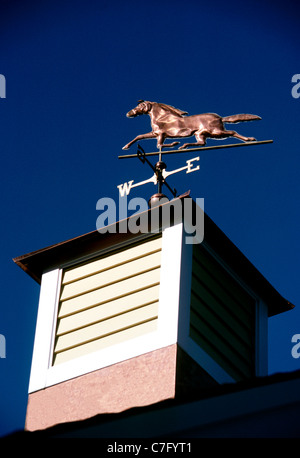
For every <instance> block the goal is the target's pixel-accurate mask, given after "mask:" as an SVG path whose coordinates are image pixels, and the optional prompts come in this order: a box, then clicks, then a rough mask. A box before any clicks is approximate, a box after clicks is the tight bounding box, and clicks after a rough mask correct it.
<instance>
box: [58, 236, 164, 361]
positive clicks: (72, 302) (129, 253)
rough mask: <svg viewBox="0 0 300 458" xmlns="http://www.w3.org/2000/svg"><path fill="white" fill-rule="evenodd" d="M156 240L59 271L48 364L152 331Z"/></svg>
mask: <svg viewBox="0 0 300 458" xmlns="http://www.w3.org/2000/svg"><path fill="white" fill-rule="evenodd" d="M160 264H161V237H160V238H156V239H154V240H151V241H148V242H144V243H142V244H140V245H137V246H134V247H131V248H128V249H125V250H123V251H121V252H118V253H115V254H111V255H107V256H106V257H104V258H101V259H97V260H94V261H92V262H88V263H86V264H84V265H80V266H77V267H73V268H70V269H68V270H65V271H64V273H63V278H62V286H61V294H60V303H59V312H58V322H57V329H56V340H55V346H54V357H53V365H57V364H59V363H62V362H65V361H68V360H70V359H73V358H76V357H78V356H82V355H86V354H87V353H91V352H93V351H96V350H100V349H103V348H106V347H108V346H110V345H114V344H117V343H121V342H123V341H125V340H128V339H131V338H134V337H137V336H140V335H143V334H145V333H148V332H151V331H154V330H156V327H157V318H158V299H159V282H160Z"/></svg>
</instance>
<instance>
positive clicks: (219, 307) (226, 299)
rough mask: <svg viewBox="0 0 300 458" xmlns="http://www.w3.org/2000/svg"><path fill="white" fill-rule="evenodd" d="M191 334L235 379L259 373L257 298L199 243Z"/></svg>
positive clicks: (195, 259)
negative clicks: (256, 369)
mask: <svg viewBox="0 0 300 458" xmlns="http://www.w3.org/2000/svg"><path fill="white" fill-rule="evenodd" d="M190 336H191V338H192V339H193V340H194V341H195V342H196V343H197V344H199V346H201V348H202V349H203V350H204V351H205V352H206V353H207V354H208V355H209V356H211V357H212V358H213V359H214V360H215V361H216V362H217V363H218V364H219V365H220V366H221V367H222V368H223V369H224V370H225V371H226V372H227V373H228V374H230V375H231V376H232V377H233V378H234V379H235V380H242V379H245V378H247V377H251V376H253V375H255V299H254V298H253V297H252V296H250V294H248V292H247V291H246V290H245V289H244V288H243V287H242V286H241V285H240V284H239V283H238V282H237V281H236V280H235V279H234V278H233V277H232V276H231V275H230V274H229V272H227V271H226V269H225V268H224V267H222V266H221V265H220V264H219V263H218V262H217V261H216V260H215V259H214V258H213V256H212V255H210V254H209V253H208V252H207V251H206V250H205V249H204V248H203V247H202V246H198V245H194V248H193V274H192V292H191V315H190Z"/></svg>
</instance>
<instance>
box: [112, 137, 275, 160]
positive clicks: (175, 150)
mask: <svg viewBox="0 0 300 458" xmlns="http://www.w3.org/2000/svg"><path fill="white" fill-rule="evenodd" d="M266 143H273V140H261V141H253V142H245V143H233V144H231V145H218V146H202V147H199V148H189V149H173V150H170V151H157V152H153V153H145V154H144V155H145V156H157V155H158V154H175V153H192V152H194V151H207V150H211V149H221V148H234V147H238V146H250V145H264V144H266ZM131 157H138V154H125V155H122V156H118V159H129V158H131Z"/></svg>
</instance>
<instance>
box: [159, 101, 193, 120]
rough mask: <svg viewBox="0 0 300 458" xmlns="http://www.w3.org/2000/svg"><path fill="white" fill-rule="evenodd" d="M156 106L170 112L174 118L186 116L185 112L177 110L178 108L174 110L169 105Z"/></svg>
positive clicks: (160, 104)
mask: <svg viewBox="0 0 300 458" xmlns="http://www.w3.org/2000/svg"><path fill="white" fill-rule="evenodd" d="M157 105H158V106H160V107H161V108H163V109H164V110H167V111H170V112H171V113H173V114H174V115H176V116H181V117H183V116H184V115H187V114H188V112H187V111H182V110H179V108H174V107H172V106H171V105H166V104H165V103H157Z"/></svg>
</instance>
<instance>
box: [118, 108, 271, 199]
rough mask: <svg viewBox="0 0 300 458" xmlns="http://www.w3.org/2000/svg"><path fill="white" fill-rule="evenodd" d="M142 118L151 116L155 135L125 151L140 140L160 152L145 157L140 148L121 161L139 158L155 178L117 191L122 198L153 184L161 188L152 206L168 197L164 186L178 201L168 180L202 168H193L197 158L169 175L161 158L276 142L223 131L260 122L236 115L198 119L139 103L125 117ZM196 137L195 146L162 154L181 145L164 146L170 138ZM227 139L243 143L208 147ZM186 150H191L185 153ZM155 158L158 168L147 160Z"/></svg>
mask: <svg viewBox="0 0 300 458" xmlns="http://www.w3.org/2000/svg"><path fill="white" fill-rule="evenodd" d="M142 114H148V115H149V116H150V119H151V126H152V131H151V132H148V133H146V134H141V135H138V136H136V137H135V138H134V139H133V140H131V141H130V142H129V143H127V144H126V145H125V146H124V147H123V149H129V148H130V147H131V145H133V144H134V143H135V142H138V141H140V140H145V139H156V140H157V148H158V150H159V151H158V152H152V153H145V151H144V150H143V149H142V147H141V146H140V145H139V144H138V149H137V154H129V155H122V156H119V159H126V158H132V157H138V158H139V159H140V160H141V161H142V162H143V163H145V162H146V163H147V164H148V165H149V166H150V167H151V168H152V170H153V172H154V174H153V176H152V177H150V178H149V179H147V180H144V181H141V182H139V183H134V180H130V181H129V182H126V183H124V184H122V185H119V186H118V189H119V192H120V195H121V196H122V197H123V196H124V195H125V194H126V195H128V194H129V193H130V190H131V189H132V188H134V187H136V186H141V185H144V184H146V183H151V182H152V183H153V184H155V185H156V184H157V185H158V192H157V194H155V195H153V196H152V197H151V199H150V201H151V202H152V203H154V202H155V203H156V202H158V201H159V200H160V198H161V197H166V196H164V195H163V194H162V185H163V184H164V185H165V186H166V187H167V188H168V189H169V191H170V192H171V193H172V195H173V197H176V194H177V191H176V189H172V188H170V186H169V185H168V183H167V182H166V178H167V177H168V176H169V175H173V174H175V173H178V172H181V171H183V170H186V173H190V172H194V171H196V170H199V169H200V166H199V165H196V166H195V164H194V162H196V161H199V160H200V158H199V157H195V158H193V159H190V160H188V161H186V164H187V165H186V166H184V167H181V168H179V169H176V170H173V171H170V172H167V171H166V164H165V162H163V161H162V155H166V154H175V153H184V152H185V153H186V152H193V151H200V150H209V149H219V148H229V147H238V146H247V145H254V144H256V145H257V144H263V143H272V142H273V140H263V141H256V139H255V138H254V137H245V136H243V135H240V134H238V133H237V132H236V131H234V130H226V129H225V127H224V124H225V123H239V122H244V121H254V120H259V119H261V118H260V117H259V116H257V115H252V114H237V115H232V116H226V117H221V116H219V115H218V114H215V113H204V114H199V115H192V116H187V114H188V113H187V112H186V111H182V110H179V109H178V108H174V107H173V106H171V105H166V104H164V103H156V102H149V101H144V100H139V101H138V105H137V106H136V107H135V108H133V109H132V110H130V111H129V112H128V113H127V115H126V116H127V117H128V118H134V117H136V116H140V115H142ZM193 135H194V136H195V138H196V142H195V143H184V144H183V145H182V146H180V147H179V148H178V149H177V150H169V151H164V152H162V149H163V148H170V147H173V146H175V145H178V144H179V142H178V141H173V142H172V143H164V142H165V140H166V139H167V138H176V139H177V138H186V137H191V136H193ZM228 137H235V138H238V139H239V140H242V141H243V142H244V143H235V144H231V145H219V146H205V145H206V139H207V138H212V139H224V138H228ZM187 147H191V148H189V149H186V148H187ZM195 147H196V148H195ZM154 155H156V156H157V155H158V157H159V160H158V162H157V163H156V164H155V166H153V165H152V164H151V163H150V162H149V160H148V159H147V157H146V156H154ZM133 183H134V184H133ZM150 201H149V202H150ZM150 205H152V204H150Z"/></svg>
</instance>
